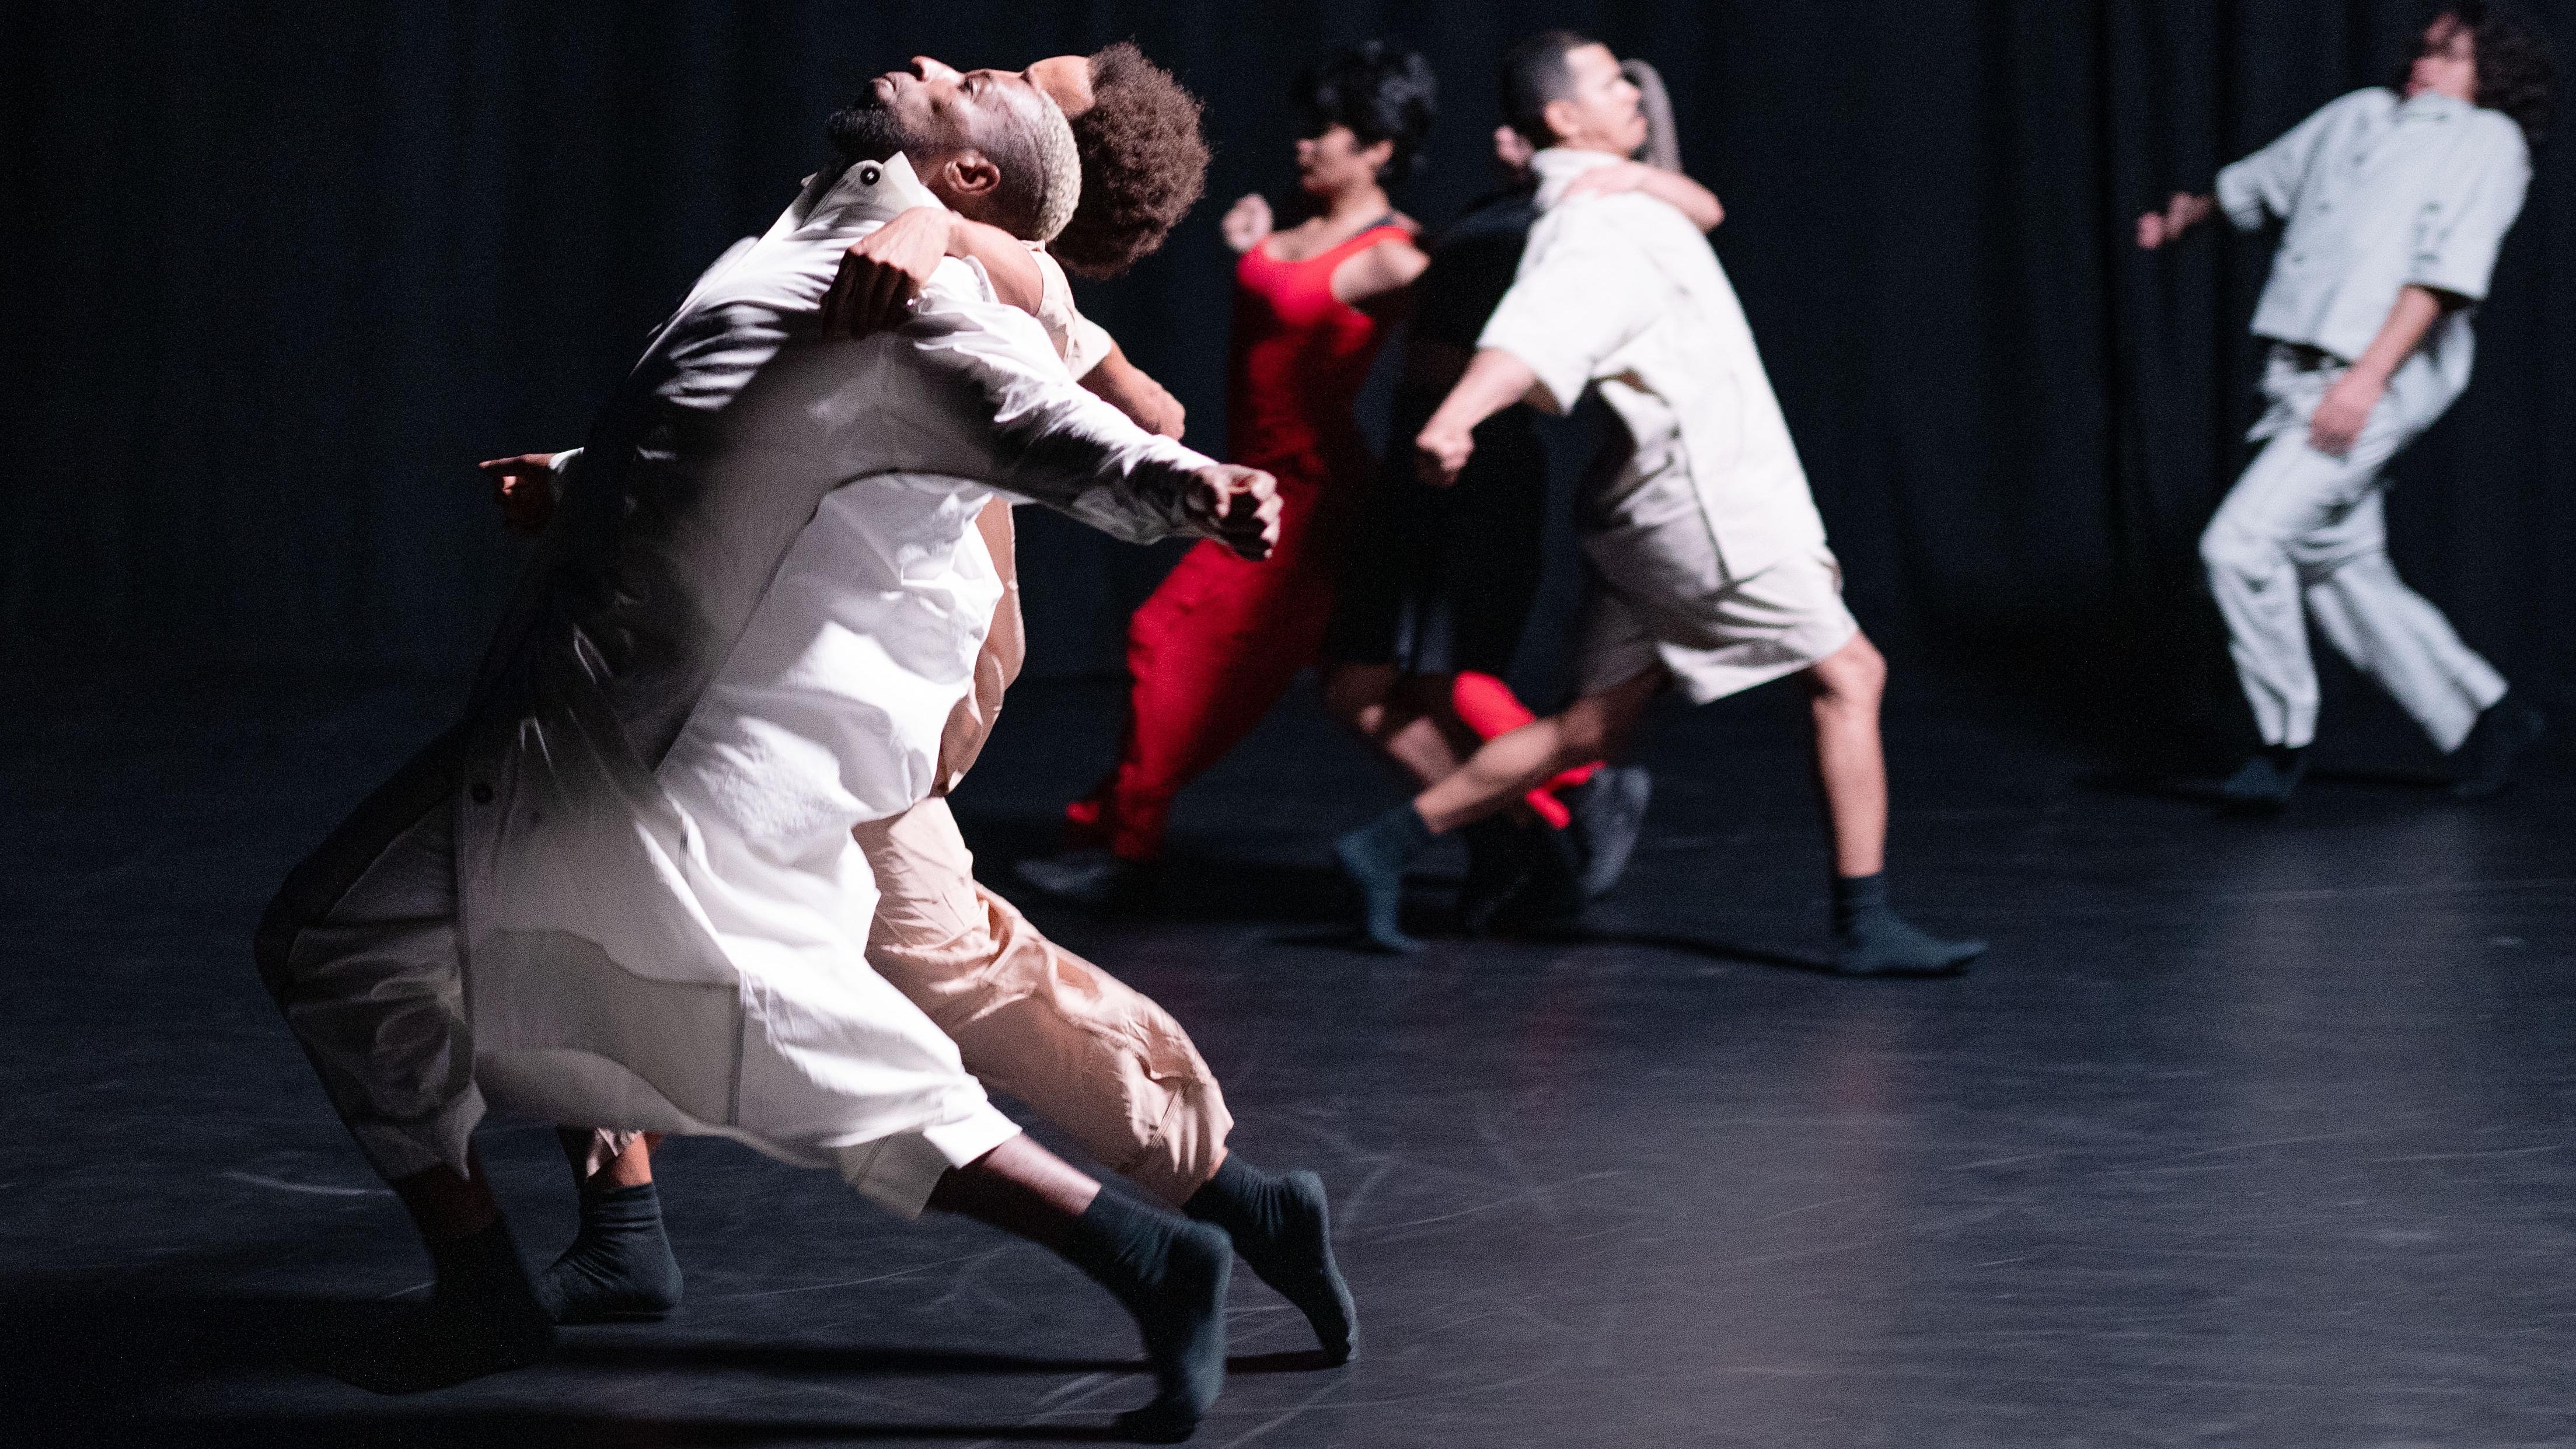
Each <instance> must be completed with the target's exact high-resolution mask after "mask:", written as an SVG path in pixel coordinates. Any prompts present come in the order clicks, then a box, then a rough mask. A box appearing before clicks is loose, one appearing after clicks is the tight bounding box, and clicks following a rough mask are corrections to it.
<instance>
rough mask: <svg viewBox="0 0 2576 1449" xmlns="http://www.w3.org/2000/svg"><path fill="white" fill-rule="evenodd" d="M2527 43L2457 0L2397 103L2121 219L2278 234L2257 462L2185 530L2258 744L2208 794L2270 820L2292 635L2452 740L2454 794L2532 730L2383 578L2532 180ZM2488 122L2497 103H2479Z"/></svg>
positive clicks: (2305, 127)
mask: <svg viewBox="0 0 2576 1449" xmlns="http://www.w3.org/2000/svg"><path fill="white" fill-rule="evenodd" d="M2550 76H2551V67H2550V61H2549V57H2548V53H2547V51H2546V49H2545V47H2544V46H2543V45H2542V43H2541V42H2540V40H2539V38H2538V35H2537V32H2535V31H2533V30H2531V29H2530V28H2529V27H2528V26H2527V25H2526V24H2525V23H2524V22H2522V21H2521V20H2520V19H2518V18H2517V17H2515V16H2514V15H2512V14H2511V13H2510V12H2508V11H2504V10H2501V9H2499V8H2497V7H2492V6H2488V5H2484V4H2476V3H2464V4H2461V5H2458V6H2455V7H2453V8H2452V9H2451V10H2448V11H2446V12H2445V13H2444V14H2442V15H2441V16H2440V17H2439V18H2437V19H2436V20H2434V22H2433V23H2432V24H2431V25H2430V26H2428V27H2427V28H2426V29H2425V31H2424V33H2423V36H2422V39H2421V41H2420V43H2419V45H2418V47H2417V51H2416V54H2415V57H2414V59H2413V60H2412V62H2411V63H2410V64H2409V66H2408V68H2407V72H2406V76H2405V78H2404V81H2403V83H2402V85H2401V86H2400V87H2399V88H2397V89H2394V90H2392V89H2389V88H2386V87H2381V86H2373V87H2370V88H2369V89H2366V90H2359V91H2355V92H2353V93H2352V94H2350V95H2348V96H2345V97H2343V98H2342V99H2340V100H2337V101H2333V102H2331V103H2329V104H2328V105H2326V106H2325V107H2324V108H2323V109H2321V110H2319V111H2318V112H2317V113H2316V114H2315V115H2312V116H2310V117H2308V118H2307V119H2306V120H2305V121H2302V122H2300V123H2299V124H2298V125H2297V126H2296V127H2294V128H2292V129H2291V130H2290V132H2289V133H2288V134H2287V135H2284V136H2282V137H2281V138H2280V139H2279V140H2277V141H2274V142H2273V143H2272V144H2270V145H2268V146H2266V147H2264V148H2263V149H2262V150H2260V151H2257V152H2255V153H2254V154H2253V155H2251V156H2248V157H2246V158H2245V159H2244V160H2242V161H2239V162H2237V163H2236V164H2235V165H2233V166H2230V167H2228V168H2227V169H2226V170H2224V171H2221V172H2220V173H2218V186H2217V192H2216V195H2215V196H2194V195H2189V194H2181V193H2177V194H2176V195H2175V196H2174V197H2173V198H2172V200H2171V201H2169V202H2168V203H2167V204H2166V207H2165V209H2164V210H2163V211H2161V212H2151V213H2149V214H2148V215H2146V216H2143V217H2140V218H2139V219H2138V244H2139V245H2140V246H2141V247H2145V248H2147V249H2149V250H2153V249H2156V248H2158V247H2162V246H2164V245H2166V244H2167V243H2169V242H2171V241H2173V240H2174V239H2175V238H2176V237H2178V236H2180V235H2181V234H2182V233H2183V232H2185V231H2187V230H2189V229H2190V228H2191V227H2192V226H2193V225H2194V224H2196V223H2197V222H2199V221H2200V220H2202V219H2203V218H2205V217H2207V216H2209V215H2210V214H2211V213H2212V212H2213V211H2224V212H2225V213H2226V215H2227V219H2228V220H2229V221H2231V222H2233V223H2234V224H2235V225H2236V226H2237V227H2238V228H2239V229H2240V230H2245V231H2253V230H2255V229H2257V228H2259V227H2261V226H2263V225H2264V224H2265V223H2266V222H2268V221H2270V220H2271V219H2273V218H2275V217H2278V218H2280V219H2281V220H2283V221H2284V222H2286V223H2287V225H2286V228H2285V229H2284V231H2283V234H2282V237H2281V247H2280V252H2279V254H2278V255H2277V256H2275V257H2274V258H2273V262H2272V277H2271V280H2270V282H2269V283H2268V284H2267V285H2266V286H2265V287H2264V289H2263V299H2262V302H2261V304H2260V305H2259V306H2258V307H2257V308H2256V309H2255V313H2254V324H2253V331H2254V335H2255V336H2256V337H2259V338H2262V339H2263V340H2264V341H2265V342H2266V343H2267V344H2269V347H2270V356H2269V359H2268V361H2267V363H2266V365H2265V368H2264V373H2263V395H2264V398H2265V400H2266V402H2267V403H2268V404H2269V406H2268V407H2267V408H2266V409H2265V411H2264V414H2263V417H2262V420H2261V421H2260V422H2258V423H2256V424H2255V426H2254V431H2253V435H2252V436H2253V437H2254V439H2255V440H2257V441H2261V442H2263V443H2264V447H2263V451H2262V452H2261V453H2260V454H2258V455H2257V456H2256V457H2255V459H2254V462H2253V464H2252V465H2251V466H2250V467H2248V468H2247V469H2246V470H2245V475H2244V477H2242V478H2241V479H2239V480H2238V481H2237V484H2236V487H2235V488H2234V490H2233V491H2231V492H2230V493H2229V494H2228V495H2227V501H2226V502H2225V503H2223V504H2221V505H2220V506H2219V510H2218V514H2217V516H2216V517H2215V518H2213V519H2211V520H2210V524H2209V528H2208V531H2207V532H2206V533H2204V534H2203V535H2202V536H2201V540H2200V553H2201V558H2202V560H2203V561H2204V562H2205V563H2206V564H2207V565H2208V569H2209V587H2210V592H2211V593H2212V594H2214V595H2215V596H2216V597H2217V599H2218V607H2219V610H2220V612H2221V613H2223V614H2224V615H2225V616H2226V619H2227V632H2228V638H2229V652H2230V653H2231V654H2233V655H2234V656H2235V660H2236V672H2237V677H2238V679H2239V681H2240V682H2241V683H2242V684H2243V686H2244V690H2245V698H2246V701H2247V703H2248V704H2250V705H2251V706H2252V707H2253V711H2254V722H2255V725H2256V727H2257V729H2258V730H2259V731H2260V732H2261V734H2262V738H2263V744H2264V748H2263V749H2262V751H2260V752H2259V753H2257V754H2256V755H2254V756H2253V757H2252V758H2251V759H2249V760H2247V761H2246V762H2245V764H2244V766H2243V767H2242V768H2240V769H2239V770H2237V771H2236V772H2235V773H2234V774H2233V775H2231V776H2230V777H2229V778H2228V779H2227V781H2226V783H2225V784H2224V785H2223V786H2222V787H2221V790H2222V793H2223V795H2224V796H2225V797H2226V799H2227V801H2228V803H2229V804H2230V805H2231V806H2234V807H2238V808H2247V809H2278V808H2279V807H2280V806H2281V805H2283V804H2284V803H2286V802H2287V801H2288V799H2289V797H2290V793H2291V791H2292V790H2293V789H2295V788H2296V787H2297V785H2298V783H2299V779H2300V777H2301V776H2302V775H2303V774H2304V773H2305V771H2306V768H2307V755H2306V751H2307V747H2308V744H2309V742H2310V741H2311V740H2312V739H2314V738H2315V736H2316V727H2317V674H2316V667H2315V665H2314V663H2313V662H2312V661H2311V660H2310V658H2309V654H2308V621H2309V620H2310V619H2311V618H2314V620H2315V621H2316V624H2317V627H2318V629H2319V630H2320V631H2321V632H2323V633H2324V635H2325V636H2326V638H2327V640H2328V641H2330V642H2331V643H2332V644H2333V645H2334V646H2335V648H2336V649H2338V650H2340V651H2341V652H2342V653H2343V654H2344V656H2345V657H2346V658H2349V659H2350V660H2352V662H2353V663H2354V664H2356V665H2358V666H2360V668H2361V669H2362V670H2363V672H2365V673H2367V674H2368V675H2370V677H2371V678H2373V679H2375V680H2377V681H2378V682H2379V685H2380V687H2381V688H2383V689H2385V690H2387V691H2388V693H2389V695H2390V697H2392V698H2394V699H2395V700H2396V701H2397V702H2398V703H2399V704H2400V705H2402V706H2404V707H2405V709H2406V712H2407V713H2408V714H2410V715H2412V716H2414V718H2415V721H2416V723H2418V724H2419V725H2421V726H2423V729H2424V733H2425V734H2427V735H2429V736H2431V737H2432V740H2433V743H2434V744H2435V745H2436V746H2438V747H2439V748H2440V749H2441V750H2442V751H2443V753H2445V754H2452V753H2456V752H2459V751H2461V750H2462V748H2463V747H2464V746H2468V745H2473V746H2474V748H2471V749H2470V750H2469V752H2468V756H2467V762H2466V765H2467V767H2466V769H2465V770H2464V771H2463V773H2462V775H2461V778H2460V780H2459V782H2458V784H2457V786H2456V787H2455V791H2456V793H2459V794H2461V795H2465V796H2475V795H2485V794H2492V793H2494V792H2495V791H2497V790H2499V789H2501V788H2503V786H2504V784H2505V782H2506V780H2507V778H2508V777H2509V775H2510V772H2511V767H2512V761H2513V756H2514V754H2515V752H2516V751H2517V750H2519V749H2520V748H2521V746H2523V745H2524V744H2527V743H2528V742H2529V741H2530V740H2531V739H2533V738H2534V737H2536V736H2537V734H2538V733H2539V724H2540V717H2539V715H2538V714H2537V713H2535V712H2533V711H2531V710H2528V709H2525V708H2522V707H2521V706H2520V705H2519V704H2518V703H2517V704H2510V705H2508V704H2506V703H2505V696H2506V688H2505V681H2504V677H2503V676H2502V675H2500V674H2498V673H2496V671H2495V669H2494V668H2493V667H2492V666H2491V665H2489V664H2488V663H2487V661H2486V660H2484V659H2482V658H2480V657H2478V655H2477V653H2476V652H2475V651H2473V650H2471V649H2470V648H2469V646H2468V645H2466V644H2464V643H2462V642H2461V641H2460V636H2459V635H2458V634H2457V633H2456V632H2454V631H2453V630H2452V628H2451V624H2450V621H2449V620H2448V619H2445V618H2443V617H2442V612H2441V610H2439V609H2437V608H2435V607H2434V606H2433V605H2432V604H2431V603H2429V602H2427V601H2426V600H2425V599H2424V598H2423V596H2421V595H2419V594H2417V593H2416V592H2415V591H2414V590H2412V589H2410V588H2408V587H2406V585H2405V584H2404V583H2403V582H2402V581H2400V580H2399V579H2398V577H2397V570H2396V569H2395V568H2394V567H2392V566H2391V565H2390V563H2389V561H2388V536H2387V526H2386V522H2385V519H2384V514H2383V509H2382V503H2381V499H2382V496H2383V494H2384V493H2385V492H2386V489H2387V468H2388V465H2389V463H2390V462H2391V461H2392V460H2394V459H2395V457H2396V456H2397V454H2398V453H2399V452H2400V451H2401V450H2403V449H2404V448H2405V447H2406V445H2407V444H2409V443H2411V442H2413V441H2414V440H2415V438H2416V436H2417V435H2418V434H2420V433H2422V432H2423V431H2424V430H2425V429H2426V428H2428V427H2431V426H2432V425H2433V422H2434V420H2435V419H2437V418H2439V417H2440V416H2441V415H2442V414H2443V412H2444V411H2445V410H2447V409H2448V408H2449V407H2450V405H2451V404H2452V402H2453V401H2455V400H2456V399H2457V398H2458V397H2459V395H2460V393H2461V392H2462V390H2464V389H2465V388H2466V387H2467V386H2468V383H2469V364H2470V360H2471V358H2472V356H2473V354H2474V352H2475V350H2476V345H2477V341H2476V338H2475V337H2474V336H2473V335H2472V334H2471V332H2470V328H2469V318H2470V315H2471V312H2472V311H2473V310H2474V308H2475V307H2476V304H2477V303H2478V302H2479V301H2481V300H2482V299H2484V298H2485V296H2486V294H2487V282H2488V278H2489V277H2490V275H2491V274H2492V273H2493V271H2494V268H2495V259H2496V251H2497V249H2498V247H2500V246H2501V245H2502V244H2503V242H2504V237H2505V233H2506V232H2507V231H2508V230H2509V229H2511V227H2512V226H2513V222H2514V218H2515V217H2516V216H2517V215H2519V214H2520V213H2521V210H2522V200H2523V193H2524V190H2525V188H2526V187H2527V186H2528V184H2529V182H2530V180H2531V153H2530V148H2529V145H2528V132H2529V131H2530V130H2531V129H2533V128H2534V127H2536V126H2537V125H2538V117H2539V116H2540V115H2542V114H2544V113H2545V111H2546V107H2547V104H2548V92H2549V85H2550ZM2499 108H2501V109H2499Z"/></svg>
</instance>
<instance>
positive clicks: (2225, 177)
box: [2218, 90, 2371, 231]
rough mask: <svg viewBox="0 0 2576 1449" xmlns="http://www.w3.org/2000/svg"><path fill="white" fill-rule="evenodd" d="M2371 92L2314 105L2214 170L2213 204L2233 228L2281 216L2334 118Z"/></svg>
mask: <svg viewBox="0 0 2576 1449" xmlns="http://www.w3.org/2000/svg"><path fill="white" fill-rule="evenodd" d="M2370 95H2371V92H2369V91H2366V90H2365V91H2355V92H2353V93H2352V94H2351V95H2348V96H2345V97H2343V98H2341V99H2340V100H2334V101H2329V102H2327V103H2326V104H2325V105H2323V106H2320V107H2318V108H2317V111H2316V114H2314V115H2312V116H2310V117H2308V118H2307V119H2306V120H2304V121H2301V122H2300V123H2299V124H2297V125H2295V126H2292V127H2291V128H2290V129H2289V130H2288V131H2287V132H2286V133H2284V134H2283V135H2282V136H2281V138H2280V139H2279V140H2276V141H2274V142H2273V143H2272V144H2271V145H2269V146H2266V147H2264V148H2263V149H2262V150H2260V151H2257V152H2255V153H2254V154H2253V155H2251V156H2248V157H2246V158H2245V159H2244V160H2242V161H2239V162H2237V163H2236V164H2235V165H2233V166H2230V167H2228V168H2227V169H2226V170H2224V171H2221V172H2219V173H2218V204H2219V206H2220V208H2221V209H2223V210H2225V211H2226V213H2227V219H2228V220H2229V221H2230V222H2232V223H2234V224H2235V226H2236V229H2237V230H2238V231H2253V230H2256V229H2257V228H2259V227H2261V226H2262V225H2263V223H2264V221H2265V220H2266V219H2267V218H2269V217H2275V216H2280V217H2286V216H2288V215H2289V214H2290V208H2291V207H2292V206H2293V205H2295V204H2297V202H2298V199H2299V183H2300V182H2301V181H2303V180H2305V179H2306V177H2307V174H2308V163H2309V162H2310V161H2313V160H2314V159H2316V154H2317V147H2319V146H2321V145H2323V144H2324V143H2325V138H2326V132H2327V131H2329V130H2331V129H2333V127H2334V123H2335V118H2336V117H2337V116H2339V115H2341V114H2343V112H2344V111H2346V110H2348V109H2350V108H2351V107H2353V106H2356V105H2361V104H2366V103H2367V101H2368V99H2369V97H2370Z"/></svg>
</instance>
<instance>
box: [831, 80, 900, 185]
mask: <svg viewBox="0 0 2576 1449" xmlns="http://www.w3.org/2000/svg"><path fill="white" fill-rule="evenodd" d="M829 134H830V136H831V138H832V152H833V154H834V155H835V156H837V157H839V158H840V161H841V164H842V165H843V166H845V167H846V166H848V165H849V164H850V163H852V162H854V161H891V160H893V159H894V157H895V155H896V153H898V152H900V151H902V150H903V149H904V146H905V144H906V143H908V142H909V141H910V140H911V139H912V138H911V137H910V136H908V135H906V134H904V129H903V124H902V123H901V122H900V121H897V120H896V119H895V115H894V112H893V111H891V110H889V109H887V107H886V104H885V102H884V101H883V100H882V99H880V98H879V97H878V96H877V94H876V92H875V91H874V90H870V91H868V92H867V93H866V94H864V95H862V96H860V97H859V98H858V99H857V100H855V101H852V102H851V103H850V104H849V105H847V106H844V107H842V108H841V109H840V110H839V111H838V112H836V113H835V114H834V115H833V117H832V122H831V126H830V130H829Z"/></svg>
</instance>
